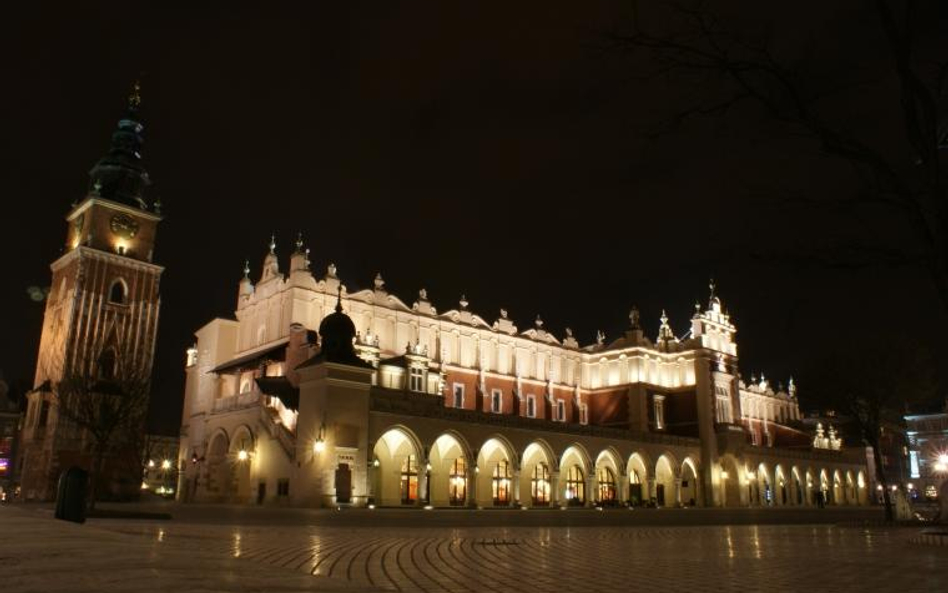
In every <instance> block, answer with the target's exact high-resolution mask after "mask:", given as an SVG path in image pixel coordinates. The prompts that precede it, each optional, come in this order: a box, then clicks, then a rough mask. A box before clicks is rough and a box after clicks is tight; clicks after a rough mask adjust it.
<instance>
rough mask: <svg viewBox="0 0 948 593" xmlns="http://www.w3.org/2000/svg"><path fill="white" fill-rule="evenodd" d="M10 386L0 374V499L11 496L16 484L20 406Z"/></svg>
mask: <svg viewBox="0 0 948 593" xmlns="http://www.w3.org/2000/svg"><path fill="white" fill-rule="evenodd" d="M11 395H12V394H11V393H10V386H9V384H7V382H6V381H4V380H3V378H2V376H0V500H3V499H7V500H9V497H11V496H12V495H13V493H14V491H15V489H16V484H17V477H16V475H15V474H16V472H17V467H16V459H17V437H18V434H19V428H20V416H21V415H20V406H19V405H18V404H17V403H16V402H15V401H13V399H11V398H10V396H11Z"/></svg>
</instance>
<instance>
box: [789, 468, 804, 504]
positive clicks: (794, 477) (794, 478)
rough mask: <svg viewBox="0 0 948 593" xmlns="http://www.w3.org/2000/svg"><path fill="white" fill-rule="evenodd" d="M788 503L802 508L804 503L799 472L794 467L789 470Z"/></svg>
mask: <svg viewBox="0 0 948 593" xmlns="http://www.w3.org/2000/svg"><path fill="white" fill-rule="evenodd" d="M790 502H791V503H793V504H795V505H797V506H802V505H803V503H804V499H803V483H802V482H801V481H800V470H799V469H797V468H795V467H794V468H792V469H791V470H790Z"/></svg>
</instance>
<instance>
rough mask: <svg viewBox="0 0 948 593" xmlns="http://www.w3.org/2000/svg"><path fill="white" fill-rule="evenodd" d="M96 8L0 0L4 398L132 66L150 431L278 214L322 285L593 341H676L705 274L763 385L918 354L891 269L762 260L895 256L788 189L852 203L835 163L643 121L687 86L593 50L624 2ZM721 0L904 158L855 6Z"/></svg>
mask: <svg viewBox="0 0 948 593" xmlns="http://www.w3.org/2000/svg"><path fill="white" fill-rule="evenodd" d="M31 4H32V3H31ZM98 4H99V5H100V6H101V8H100V9H97V10H93V9H88V8H80V7H78V6H67V5H63V4H62V3H55V4H54V3H50V4H48V6H46V7H45V8H44V7H43V6H42V5H39V6H30V7H22V6H21V7H17V8H14V9H12V12H9V11H8V9H5V12H7V14H5V16H4V19H3V22H2V24H0V66H2V69H0V71H2V72H3V84H2V88H3V91H2V92H0V111H2V114H3V116H2V119H0V121H2V127H3V134H2V143H0V157H2V158H0V179H2V180H3V195H4V199H3V205H4V214H3V215H2V219H0V220H2V221H3V224H2V232H0V248H2V252H3V253H4V254H6V255H5V257H4V266H3V278H4V282H3V287H4V290H2V291H0V322H2V323H0V326H2V328H3V339H2V340H0V369H2V372H3V375H4V377H5V378H6V379H7V380H8V381H11V382H13V383H14V384H15V385H20V386H27V387H28V386H29V384H30V383H31V382H32V376H33V373H34V369H35V357H36V351H37V346H38V342H39V334H40V328H41V320H42V314H43V308H44V304H43V303H38V302H34V301H32V300H31V299H30V295H29V294H28V287H30V286H41V287H43V286H47V285H48V284H49V278H50V271H49V264H50V263H51V262H52V261H53V260H54V259H56V258H57V257H58V255H59V254H60V253H61V249H62V245H63V243H64V239H65V233H66V225H65V223H64V221H63V217H64V216H65V215H66V213H67V212H68V210H69V207H70V204H71V203H72V202H73V201H75V200H77V199H80V198H82V197H83V195H84V191H85V189H86V187H87V179H88V178H87V172H88V170H89V168H91V166H92V165H93V163H94V162H95V161H96V160H97V159H98V158H99V157H100V156H102V155H103V154H105V152H106V150H107V148H108V143H109V136H110V134H111V133H112V130H113V129H114V127H115V124H116V122H117V120H118V119H119V118H120V116H121V115H122V113H123V108H124V104H125V97H126V95H127V94H128V91H129V87H130V86H131V83H132V81H133V80H134V79H136V78H137V77H139V76H140V75H141V76H142V86H143V91H142V95H143V99H142V118H143V121H144V123H145V140H146V143H145V148H144V157H145V162H146V165H147V167H148V170H149V172H150V174H151V177H152V179H153V181H154V186H153V188H152V193H151V195H152V196H160V198H161V201H162V203H163V206H164V213H165V215H166V219H165V221H164V222H163V223H162V224H161V226H160V228H159V234H158V243H157V249H156V255H155V261H156V262H157V263H159V264H161V265H164V266H165V267H166V271H165V273H164V276H163V280H162V288H161V293H162V317H161V325H160V328H159V338H158V352H157V362H156V369H157V370H156V383H155V384H156V392H155V394H154V396H153V408H154V409H153V414H152V420H153V424H154V427H155V428H157V429H159V430H163V431H166V432H167V431H171V432H172V433H173V432H174V431H175V430H176V427H177V425H178V422H179V419H180V413H181V408H180V405H181V398H182V391H183V379H184V356H185V349H186V348H187V347H188V346H190V345H191V344H192V343H193V341H194V338H193V332H194V330H196V329H197V328H199V327H200V326H202V325H203V324H204V323H206V322H207V321H209V320H210V319H211V318H212V317H214V316H222V317H227V316H231V315H232V314H233V309H234V307H235V303H236V297H237V283H238V281H239V279H240V277H241V269H242V267H243V261H244V259H245V258H249V259H250V261H251V267H252V270H253V272H252V274H253V277H254V278H256V277H258V276H259V273H260V264H261V262H262V258H263V256H264V254H265V252H266V249H267V248H266V245H267V242H268V240H269V237H270V233H271V232H275V233H276V236H277V244H278V252H279V253H280V255H281V266H282V268H283V269H284V270H285V269H286V268H287V265H288V258H289V254H290V252H291V251H292V248H293V247H292V244H293V242H294V240H295V238H296V234H297V232H298V231H302V232H303V236H304V239H305V242H306V244H307V246H308V247H310V248H311V249H312V255H311V259H312V261H313V269H314V271H315V272H316V273H317V274H318V275H321V274H323V273H324V272H325V269H326V266H327V265H328V264H329V263H330V262H334V263H335V264H336V265H337V266H338V269H339V275H340V277H341V278H342V280H343V282H344V283H345V284H346V285H347V286H348V287H349V289H350V290H355V289H360V288H365V287H368V286H371V281H372V278H373V277H374V275H375V273H376V272H378V271H381V272H382V274H383V276H384V277H385V279H386V281H387V288H389V289H390V290H391V291H392V292H395V293H396V294H398V295H399V296H400V297H402V299H403V300H405V301H406V302H408V303H411V302H413V301H414V300H415V297H416V295H417V291H418V289H419V288H422V287H425V288H427V290H428V294H429V296H430V297H431V298H432V300H433V301H434V303H435V305H436V306H437V307H438V309H439V311H445V310H448V309H450V308H454V307H455V306H456V304H457V301H458V298H459V297H460V295H461V294H462V293H464V294H466V296H467V298H468V299H469V300H470V302H471V308H472V309H473V310H474V311H475V312H477V313H479V314H481V315H482V316H483V317H484V318H485V319H487V320H488V321H489V322H493V320H494V319H495V318H496V317H497V315H498V309H499V308H500V307H505V308H507V309H508V310H509V311H510V315H511V317H512V318H513V319H514V320H515V322H516V323H517V324H518V325H519V326H520V328H521V329H526V328H527V327H529V326H531V325H532V321H533V319H534V318H535V316H536V315H537V314H540V315H542V317H543V319H544V320H545V321H546V327H547V328H548V329H551V330H552V331H554V332H555V333H556V334H557V335H558V336H560V337H562V335H563V329H564V328H565V327H566V326H570V327H572V328H573V330H574V331H575V332H576V334H577V337H578V338H579V339H580V342H581V343H582V344H584V345H585V344H588V343H591V342H592V341H593V340H594V338H595V332H596V330H597V329H602V330H603V331H605V332H606V334H607V336H608V337H609V339H613V338H616V337H618V336H619V335H620V334H621V332H622V331H623V330H624V329H625V327H626V326H627V324H628V318H627V315H628V311H629V308H630V307H631V306H632V305H637V306H638V307H639V308H640V309H641V311H642V320H643V324H644V325H645V327H646V329H647V331H648V333H649V334H650V335H651V337H652V338H654V336H655V334H656V333H657V330H658V325H659V321H658V318H659V316H660V314H661V311H662V309H663V308H664V309H666V310H667V311H668V315H669V316H670V318H671V323H672V326H673V328H674V329H675V331H676V332H677V333H678V334H679V335H683V334H684V333H685V332H686V331H687V330H688V327H689V325H688V319H689V317H690V315H691V312H692V310H693V303H694V302H695V300H696V299H701V300H702V302H706V300H707V295H708V288H707V285H708V280H709V278H710V277H712V276H713V277H714V278H715V279H716V280H717V283H718V286H719V294H720V295H721V296H722V298H723V300H724V303H725V305H726V306H727V307H728V309H729V310H730V312H731V314H732V315H733V319H734V321H735V323H736V325H737V328H738V341H739V354H740V358H741V367H742V371H743V373H744V374H745V376H749V375H750V373H751V372H757V373H759V372H760V371H764V372H765V373H766V374H767V376H768V377H769V378H772V379H773V380H774V381H777V380H783V381H786V378H787V377H788V375H789V374H790V373H796V374H798V375H799V374H800V373H803V374H804V375H805V371H806V368H807V367H808V366H810V365H812V364H813V362H814V361H815V360H817V359H818V358H819V357H820V356H821V355H823V354H825V353H827V352H830V351H832V350H834V349H838V348H844V347H846V346H847V345H849V344H852V343H855V342H858V341H865V340H885V339H888V337H889V336H891V335H892V334H893V333H904V334H906V335H908V336H910V337H912V338H916V339H918V340H919V341H920V342H921V343H923V344H930V345H933V344H935V341H936V340H937V339H938V337H939V336H940V335H943V334H944V331H945V329H946V325H948V318H946V315H945V311H944V309H943V307H941V305H940V304H939V302H938V300H937V298H936V296H935V293H934V291H933V289H932V287H931V285H930V283H929V281H928V279H927V277H926V275H925V274H924V272H922V271H921V270H919V269H915V268H911V267H905V268H901V267H900V268H893V267H869V268H866V269H858V270H849V269H829V268H826V267H824V266H819V265H813V266H810V265H800V262H799V261H796V262H793V263H788V262H787V261H786V259H785V258H783V257H782V256H779V255H777V254H784V253H787V252H790V253H796V254H801V253H805V252H806V250H807V249H810V248H821V247H820V246H823V245H826V244H827V243H836V244H839V242H840V241H842V242H847V243H848V242H851V241H860V242H866V243H873V244H874V243H876V242H881V243H882V244H885V245H890V246H891V245H897V246H900V245H910V244H911V240H912V238H911V235H910V234H909V232H908V230H907V229H906V228H905V227H904V225H903V224H902V223H901V222H900V220H899V219H897V218H895V217H893V216H891V215H890V214H888V213H885V212H879V211H877V212H873V211H869V212H865V211H860V212H849V211H842V212H841V211H838V210H834V209H831V208H814V207H812V206H808V207H800V206H799V205H793V204H792V203H791V202H790V201H789V199H790V198H793V197H800V196H805V197H806V198H808V199H813V200H826V199H830V198H833V197H839V196H844V195H848V194H849V193H851V192H853V191H854V190H855V188H857V187H858V184H859V180H858V178H857V177H856V176H855V175H854V173H853V171H852V170H851V168H849V167H848V165H845V164H842V163H840V162H837V161H831V160H828V159H827V158H826V157H824V156H823V155H821V154H820V153H819V151H818V150H816V148H815V147H813V146H811V145H809V144H808V143H807V142H805V141H803V140H800V139H798V138H793V137H791V136H789V135H788V133H787V132H786V131H785V130H777V129H774V128H773V127H772V126H770V125H768V123H767V122H766V120H765V119H764V118H763V117H762V116H761V114H760V113H759V112H757V111H756V110H754V109H750V108H748V109H743V108H739V109H735V110H734V111H732V112H731V113H729V114H728V115H727V116H725V117H723V118H711V119H700V120H695V121H690V122H686V123H685V124H683V125H682V126H681V127H679V128H677V129H675V130H673V131H670V132H668V133H665V134H661V135H658V136H656V135H654V134H653V133H652V132H653V131H654V130H655V127H656V124H657V122H660V121H662V120H664V119H667V118H668V117H669V116H670V115H671V114H672V113H673V112H674V110H675V108H676V107H678V106H680V105H683V104H684V103H685V102H687V100H688V99H689V98H690V97H693V96H694V93H695V92H696V91H695V89H694V88H691V87H687V86H685V85H683V84H681V83H679V82H678V81H675V80H669V79H665V78H658V79H653V80H647V81H646V80H641V79H639V78H638V77H637V76H636V72H637V71H638V70H637V69H639V68H641V67H643V65H642V64H641V63H639V62H637V60H636V58H634V57H630V56H627V55H624V54H622V53H618V52H614V51H610V50H609V49H608V48H607V47H606V46H607V45H608V43H607V42H606V38H607V33H609V32H613V31H617V30H620V31H621V30H623V29H624V28H627V26H628V23H629V19H630V18H631V11H630V8H629V7H630V6H631V3H629V2H615V3H597V2H581V3H580V2H554V3H550V2H544V3H536V4H534V5H531V6H521V3H509V2H507V3H497V4H496V5H495V6H489V7H475V6H474V5H470V4H468V3H451V4H452V5H453V6H444V5H443V3H429V4H426V5H424V6H422V5H421V4H420V3H417V4H413V5H412V6H395V4H394V3H366V4H365V5H364V6H359V7H356V6H351V7H349V8H347V9H330V8H328V7H322V6H313V7H310V8H307V9H306V10H305V11H304V9H302V8H293V9H290V8H287V9H285V10H284V9H280V8H278V5H277V3H268V4H267V6H266V9H265V11H264V9H262V8H258V9H256V10H250V9H246V10H245V9H241V8H236V7H234V6H232V5H230V4H222V5H221V6H220V7H218V8H201V9H194V8H190V9H188V10H171V9H167V8H163V6H164V5H165V3H157V2H140V3H134V4H135V5H134V6H133V5H132V3H116V4H107V3H98ZM350 4H354V3H346V5H347V6H348V5H350ZM462 4H463V5H462ZM735 4H737V5H740V4H741V3H735ZM744 4H746V5H748V9H747V10H746V11H745V10H742V11H741V12H740V14H741V19H742V23H743V24H747V23H751V24H754V23H757V24H758V25H759V26H761V27H764V26H766V25H767V24H768V23H770V25H769V26H772V27H773V30H774V35H775V37H776V46H777V47H779V48H780V49H781V52H783V54H784V55H786V56H789V57H791V58H793V59H798V60H799V61H800V63H801V64H802V66H814V67H815V68H816V69H817V70H818V72H819V76H820V77H823V79H825V80H834V81H838V80H839V79H840V77H842V78H845V79H851V80H857V79H858V83H859V84H858V85H854V86H853V88H852V90H851V92H850V93H849V94H848V95H844V96H843V97H842V98H838V99H837V101H838V104H837V106H836V107H837V108H838V110H839V114H840V117H845V118H847V122H848V124H849V125H850V127H851V128H852V129H853V130H855V131H856V132H858V133H863V132H865V133H867V134H868V135H869V137H871V138H872V139H873V141H876V142H879V143H884V144H885V145H886V146H889V147H891V150H893V151H898V150H899V149H900V148H899V146H900V145H902V146H904V140H903V139H902V137H901V135H900V128H899V123H900V121H899V116H898V113H899V112H898V104H897V95H896V94H895V93H894V91H893V89H894V87H893V85H892V78H891V71H890V68H891V65H890V64H889V62H888V61H887V60H888V58H887V55H886V51H885V47H884V43H882V41H881V36H880V34H879V32H878V26H877V25H876V24H875V23H874V22H873V21H872V19H871V18H870V17H868V16H866V14H865V11H864V10H862V9H861V8H860V7H861V6H862V4H863V3H860V2H853V3H851V4H847V3H845V2H843V3H838V4H839V6H837V7H835V8H833V9H832V11H830V9H827V8H826V7H825V6H824V4H825V3H823V2H811V3H807V2H802V3H793V6H792V7H791V6H788V7H787V8H786V10H788V11H792V12H787V13H785V14H784V13H774V14H761V13H756V12H752V11H751V10H750V8H749V7H751V6H755V5H756V3H749V2H745V3H744ZM834 4H836V3H834ZM767 10H777V9H774V8H768V9H767ZM938 16H939V18H940V19H941V20H939V19H935V20H934V21H933V25H932V26H933V27H935V28H936V29H937V27H938V26H940V27H941V31H942V32H943V31H944V30H946V28H945V25H948V21H946V20H945V19H944V17H945V11H944V10H942V11H941V13H940V14H939V15H938ZM938 23H941V25H938ZM755 26H757V25H755ZM645 66H647V65H645ZM806 388H807V386H806V384H805V382H804V383H802V384H801V385H800V389H801V395H802V396H803V397H804V398H805V396H806Z"/></svg>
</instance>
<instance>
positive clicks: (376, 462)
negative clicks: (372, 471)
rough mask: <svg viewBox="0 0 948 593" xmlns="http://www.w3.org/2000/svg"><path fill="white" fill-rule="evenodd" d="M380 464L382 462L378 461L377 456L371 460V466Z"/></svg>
mask: <svg viewBox="0 0 948 593" xmlns="http://www.w3.org/2000/svg"><path fill="white" fill-rule="evenodd" d="M380 465H382V462H381V461H379V458H378V457H376V458H375V459H373V460H372V467H378V466H380Z"/></svg>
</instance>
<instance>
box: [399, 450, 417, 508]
mask: <svg viewBox="0 0 948 593" xmlns="http://www.w3.org/2000/svg"><path fill="white" fill-rule="evenodd" d="M401 489H402V504H412V503H414V502H415V501H416V500H418V461H417V460H416V459H415V456H414V455H409V456H407V457H405V461H403V462H402V479H401Z"/></svg>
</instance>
